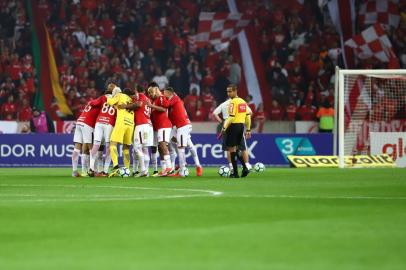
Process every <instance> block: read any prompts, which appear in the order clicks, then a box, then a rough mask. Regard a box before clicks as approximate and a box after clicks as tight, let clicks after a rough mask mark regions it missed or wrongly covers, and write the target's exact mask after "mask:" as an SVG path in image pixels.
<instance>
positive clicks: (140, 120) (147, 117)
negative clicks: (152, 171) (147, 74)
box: [122, 86, 154, 177]
mask: <svg viewBox="0 0 406 270" xmlns="http://www.w3.org/2000/svg"><path fill="white" fill-rule="evenodd" d="M132 100H133V103H131V104H127V105H125V106H122V108H125V109H128V110H134V123H135V130H134V148H133V150H134V159H133V162H134V163H133V175H134V176H137V177H148V176H149V173H148V168H149V162H150V157H149V150H148V147H150V146H152V145H153V140H154V131H153V128H152V122H151V108H150V107H149V106H148V105H149V104H151V101H150V99H149V98H148V97H147V96H146V95H145V94H144V89H143V88H142V87H141V86H137V88H136V89H135V91H134V96H132ZM138 165H139V166H140V168H141V173H140V174H137V173H136V172H137V171H138V168H137V167H138Z"/></svg>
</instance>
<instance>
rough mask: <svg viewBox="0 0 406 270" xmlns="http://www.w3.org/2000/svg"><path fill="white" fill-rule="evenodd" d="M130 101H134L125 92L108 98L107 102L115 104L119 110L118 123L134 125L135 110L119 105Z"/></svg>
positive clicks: (111, 104)
mask: <svg viewBox="0 0 406 270" xmlns="http://www.w3.org/2000/svg"><path fill="white" fill-rule="evenodd" d="M128 103H132V99H131V97H129V96H128V95H126V94H124V93H118V94H116V95H115V96H114V97H112V98H108V99H107V104H108V105H110V106H114V107H115V108H116V110H117V118H116V125H117V124H124V125H131V126H134V111H133V110H127V109H119V108H118V106H119V105H124V104H128Z"/></svg>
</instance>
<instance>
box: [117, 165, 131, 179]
mask: <svg viewBox="0 0 406 270" xmlns="http://www.w3.org/2000/svg"><path fill="white" fill-rule="evenodd" d="M118 174H119V175H120V176H121V177H129V176H130V169H128V168H126V167H121V168H120V170H119V171H118Z"/></svg>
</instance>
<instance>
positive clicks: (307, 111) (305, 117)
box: [297, 103, 317, 121]
mask: <svg viewBox="0 0 406 270" xmlns="http://www.w3.org/2000/svg"><path fill="white" fill-rule="evenodd" d="M297 113H298V116H299V119H300V120H302V121H314V120H316V113H317V109H316V107H314V106H312V104H311V103H305V104H304V105H302V106H301V107H300V108H299V109H298V111H297Z"/></svg>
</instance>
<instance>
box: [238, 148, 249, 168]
mask: <svg viewBox="0 0 406 270" xmlns="http://www.w3.org/2000/svg"><path fill="white" fill-rule="evenodd" d="M236 154H237V158H238V160H239V161H240V162H241V165H242V167H243V168H244V169H247V170H248V168H247V166H246V165H245V162H244V158H243V157H242V151H241V150H237V152H236Z"/></svg>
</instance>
